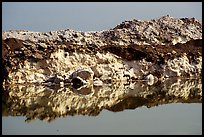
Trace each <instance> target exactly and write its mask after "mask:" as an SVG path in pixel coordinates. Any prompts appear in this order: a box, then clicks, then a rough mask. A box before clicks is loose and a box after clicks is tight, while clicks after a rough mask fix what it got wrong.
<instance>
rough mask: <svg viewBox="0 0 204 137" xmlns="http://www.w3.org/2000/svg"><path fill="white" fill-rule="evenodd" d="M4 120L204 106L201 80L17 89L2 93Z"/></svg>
mask: <svg viewBox="0 0 204 137" xmlns="http://www.w3.org/2000/svg"><path fill="white" fill-rule="evenodd" d="M2 100H3V101H2V115H3V116H25V117H26V118H27V119H26V121H27V122H28V121H32V120H34V119H40V120H45V121H48V122H50V121H52V120H54V119H55V118H58V117H62V116H63V117H65V116H74V115H88V116H97V115H99V114H100V112H101V111H102V110H103V109H106V110H109V111H113V112H118V111H123V110H125V109H137V108H139V107H142V106H146V107H148V108H150V107H155V106H158V105H163V104H170V103H202V82H201V79H168V80H165V81H164V82H161V83H157V84H154V85H148V82H147V81H136V82H135V83H130V84H121V83H115V84H114V85H111V84H103V85H102V86H89V87H87V86H85V87H83V88H78V89H74V88H73V87H72V86H67V87H60V86H58V87H56V88H55V89H53V88H51V87H47V86H44V85H33V84H32V85H16V86H13V87H11V88H10V89H8V90H6V91H3V93H2Z"/></svg>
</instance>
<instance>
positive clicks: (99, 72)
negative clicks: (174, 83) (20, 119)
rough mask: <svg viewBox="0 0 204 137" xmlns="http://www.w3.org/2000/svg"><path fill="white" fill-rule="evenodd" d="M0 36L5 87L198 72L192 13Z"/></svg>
mask: <svg viewBox="0 0 204 137" xmlns="http://www.w3.org/2000/svg"><path fill="white" fill-rule="evenodd" d="M2 39H3V41H2V52H3V53H2V60H3V85H4V87H6V86H8V85H11V84H17V83H18V84H19V83H20V84H25V83H33V84H34V83H35V84H44V85H46V84H60V85H62V86H63V85H66V84H72V85H74V86H75V87H81V86H83V85H92V84H94V85H95V86H100V85H102V84H103V83H114V82H119V81H134V80H149V81H150V83H151V84H154V83H156V82H157V81H159V80H163V79H165V78H169V77H194V78H195V77H200V76H201V69H202V53H201V51H202V22H200V21H198V20H196V19H194V18H181V19H177V18H173V17H170V16H163V17H161V18H158V19H152V20H150V21H140V20H135V19H134V20H132V21H124V22H122V23H121V24H119V25H117V26H116V27H115V28H112V29H110V30H103V31H99V32H77V31H74V30H70V29H67V30H59V31H51V32H46V33H44V32H32V31H24V30H16V31H15V30H11V31H8V32H3V34H2Z"/></svg>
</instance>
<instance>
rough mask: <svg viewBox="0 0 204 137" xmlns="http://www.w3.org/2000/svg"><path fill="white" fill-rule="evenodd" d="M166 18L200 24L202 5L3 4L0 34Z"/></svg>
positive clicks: (105, 27) (82, 28) (99, 27)
mask: <svg viewBox="0 0 204 137" xmlns="http://www.w3.org/2000/svg"><path fill="white" fill-rule="evenodd" d="M165 15H170V16H172V17H175V18H183V17H185V18H187V17H190V18H191V17H194V18H196V19H198V20H201V21H202V2H2V31H9V30H30V31H39V32H49V31H57V30H63V29H73V30H76V31H84V32H86V31H101V30H108V29H111V28H114V27H115V26H117V25H118V24H120V23H122V22H123V21H127V20H133V19H138V20H151V19H154V18H159V17H161V16H165Z"/></svg>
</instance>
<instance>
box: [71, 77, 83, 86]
mask: <svg viewBox="0 0 204 137" xmlns="http://www.w3.org/2000/svg"><path fill="white" fill-rule="evenodd" d="M71 82H72V87H73V88H75V89H78V88H80V87H81V86H83V85H84V83H83V81H81V80H80V79H79V78H74V79H72V80H71Z"/></svg>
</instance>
